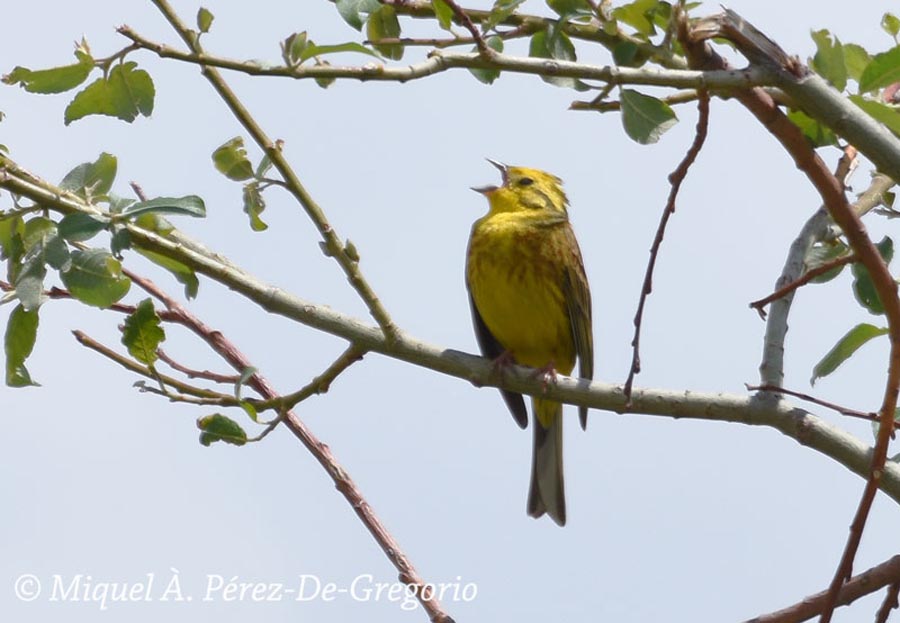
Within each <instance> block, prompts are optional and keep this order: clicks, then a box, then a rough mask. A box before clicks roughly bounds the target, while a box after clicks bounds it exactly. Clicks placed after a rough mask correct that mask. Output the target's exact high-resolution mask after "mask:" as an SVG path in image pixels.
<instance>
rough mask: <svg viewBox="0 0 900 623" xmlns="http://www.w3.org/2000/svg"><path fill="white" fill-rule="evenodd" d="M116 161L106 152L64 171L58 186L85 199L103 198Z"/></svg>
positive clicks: (113, 175)
mask: <svg viewBox="0 0 900 623" xmlns="http://www.w3.org/2000/svg"><path fill="white" fill-rule="evenodd" d="M118 166H119V165H118V161H117V160H116V157H115V156H113V155H112V154H108V153H106V152H104V153H102V154H100V156H99V157H98V158H97V160H95V161H94V162H85V163H83V164H79V165H78V166H77V167H75V168H74V169H72V170H71V171H69V172H68V173H66V176H65V177H64V178H63V179H62V181H61V182H60V183H59V187H60V188H62V189H63V190H68V191H71V192H73V193H75V194H76V195H78V196H80V197H83V198H85V199H88V200H91V199H94V198H103V197H104V196H106V194H107V193H108V192H109V190H110V188H112V185H113V182H114V181H115V179H116V171H117V170H118Z"/></svg>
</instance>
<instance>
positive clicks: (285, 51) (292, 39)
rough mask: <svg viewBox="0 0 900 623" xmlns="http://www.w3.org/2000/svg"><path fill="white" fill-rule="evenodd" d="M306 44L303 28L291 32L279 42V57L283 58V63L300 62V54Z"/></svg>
mask: <svg viewBox="0 0 900 623" xmlns="http://www.w3.org/2000/svg"><path fill="white" fill-rule="evenodd" d="M308 45H309V41H308V40H307V35H306V31H305V30H304V31H303V32H295V33H291V34H290V35H288V36H287V38H285V40H284V41H282V42H281V58H283V59H284V62H285V64H287V65H290V66H294V65H296V64H297V63H299V62H300V55H301V54H303V50H305V49H306V47H307V46H308Z"/></svg>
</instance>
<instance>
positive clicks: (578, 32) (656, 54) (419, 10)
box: [331, 0, 687, 69]
mask: <svg viewBox="0 0 900 623" xmlns="http://www.w3.org/2000/svg"><path fill="white" fill-rule="evenodd" d="M331 1H332V2H334V1H335V0H331ZM381 2H382V4H390V5H391V6H393V7H394V9H395V10H396V11H397V14H398V15H407V16H409V17H413V18H419V19H434V17H435V14H434V8H433V7H432V4H431V2H430V1H428V0H425V1H424V2H423V1H420V0H381ZM463 11H464V12H465V14H466V15H467V16H468V17H469V19H471V20H472V21H473V22H475V23H476V24H483V23H484V22H486V21H488V20H490V19H491V11H481V10H477V9H463ZM500 24H502V25H504V26H515V27H520V28H527V29H528V34H533V33H536V32H540V31H547V30H548V29H550V28H552V27H557V26H559V27H561V29H562V31H563V32H565V33H566V34H567V35H568V36H569V37H572V38H573V39H580V40H583V41H591V42H594V43H599V44H600V45H602V46H603V47H605V48H606V49H607V50H609V51H610V52H612V51H613V50H615V48H616V47H617V46H619V45H621V44H622V43H627V44H629V45H632V46H634V48H635V49H636V51H637V54H638V55H640V56H641V57H642V58H650V59H653V61H655V62H656V63H659V64H660V65H662V66H664V67H669V68H672V69H683V68H685V67H686V66H687V63H686V62H685V60H684V58H683V57H681V56H678V55H675V54H673V53H672V50H671V49H669V48H665V47H662V46H658V45H654V44H652V43H648V42H647V41H645V40H643V39H640V38H638V37H632V36H630V35H628V34H626V33H623V32H622V31H621V30H619V29H616V32H615V33H609V32H607V31H606V30H605V29H604V27H603V24H598V23H596V22H589V23H584V22H576V21H573V20H565V21H563V22H562V23H561V24H560V20H557V19H553V18H549V17H540V16H538V15H530V14H527V13H511V14H510V15H508V16H506V18H505V19H503V20H501V21H500Z"/></svg>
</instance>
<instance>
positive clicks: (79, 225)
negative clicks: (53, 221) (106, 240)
mask: <svg viewBox="0 0 900 623" xmlns="http://www.w3.org/2000/svg"><path fill="white" fill-rule="evenodd" d="M107 227H109V220H108V219H104V218H101V217H99V216H94V215H93V214H86V213H84V212H73V213H72V214H66V215H65V216H64V217H62V220H60V222H59V225H58V230H59V235H60V236H61V237H62V238H64V239H65V240H68V241H69V242H84V241H85V240H90V239H91V238H93V237H94V236H96V235H97V234H99V233H100V232H101V231H103V230H104V229H106V228H107Z"/></svg>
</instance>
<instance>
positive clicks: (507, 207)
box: [472, 159, 569, 216]
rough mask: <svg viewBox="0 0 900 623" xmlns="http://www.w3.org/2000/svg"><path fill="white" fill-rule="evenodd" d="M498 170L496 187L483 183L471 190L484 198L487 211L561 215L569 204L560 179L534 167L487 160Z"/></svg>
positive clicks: (493, 212) (494, 212)
mask: <svg viewBox="0 0 900 623" xmlns="http://www.w3.org/2000/svg"><path fill="white" fill-rule="evenodd" d="M488 162H490V163H491V164H492V165H494V166H495V167H497V168H498V169H499V170H500V174H501V175H502V176H503V178H502V179H503V183H502V185H500V186H483V187H480V188H473V189H472V190H474V191H476V192H479V193H481V194H482V195H484V196H485V197H487V198H488V201H489V202H490V205H491V213H492V214H496V213H499V212H524V213H530V214H534V216H538V215H541V214H543V215H547V214H556V215H559V214H560V213H561V214H563V215H565V214H566V209H567V208H568V205H569V200H568V199H567V198H566V193H565V192H563V189H562V180H561V179H559V178H558V177H556V176H555V175H552V174H550V173H546V172H544V171H540V170H538V169H529V168H526V167H511V166H507V165H505V164H501V163H499V162H495V161H493V160H490V159H488Z"/></svg>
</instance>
